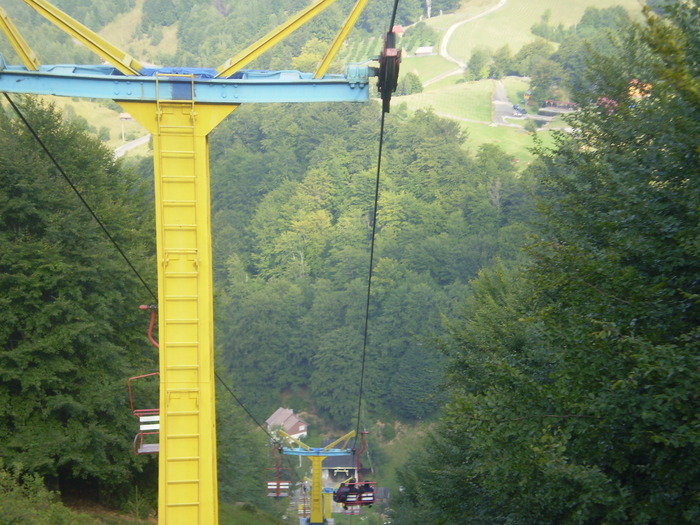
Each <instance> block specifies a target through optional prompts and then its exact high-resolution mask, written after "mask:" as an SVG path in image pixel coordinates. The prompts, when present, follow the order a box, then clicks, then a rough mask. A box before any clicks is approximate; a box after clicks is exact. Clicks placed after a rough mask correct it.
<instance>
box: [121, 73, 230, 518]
mask: <svg viewBox="0 0 700 525" xmlns="http://www.w3.org/2000/svg"><path fill="white" fill-rule="evenodd" d="M166 77H167V78H166ZM173 83H177V87H176V89H178V90H181V91H182V92H183V93H185V94H186V93H190V94H192V95H193V92H194V79H193V78H188V77H187V76H186V77H185V78H182V75H178V76H177V77H173V76H170V75H168V76H164V77H163V78H159V79H158V84H159V87H158V89H159V90H160V89H168V90H170V89H174V88H173ZM186 96H187V95H183V98H182V99H179V100H161V99H160V98H159V99H158V100H156V101H155V102H121V105H122V106H123V107H124V109H125V110H126V111H128V112H129V113H130V114H131V115H132V116H133V117H134V118H135V119H136V120H138V121H139V122H140V123H141V124H142V125H144V126H145V127H146V129H148V131H150V132H151V133H152V134H153V148H154V160H155V162H154V167H155V174H154V175H155V194H156V195H155V197H156V198H155V203H156V235H157V238H158V242H157V246H158V261H159V264H160V271H159V272H158V309H159V333H160V334H161V337H160V341H161V347H160V374H161V381H160V415H161V422H160V425H161V426H160V455H159V484H160V486H161V487H163V489H162V490H160V491H159V498H158V500H159V501H158V513H159V516H160V519H161V520H162V521H163V523H167V524H168V525H180V524H182V525H192V524H204V523H206V524H211V525H216V523H218V504H217V480H216V463H215V461H212V459H213V458H216V429H215V422H216V409H215V388H214V387H215V385H214V366H213V364H214V356H213V347H214V341H213V326H212V325H213V321H212V320H213V306H212V290H213V286H212V272H211V268H212V264H211V245H210V236H209V232H210V229H211V225H210V222H211V218H210V208H211V206H210V187H209V158H208V147H207V135H208V134H209V132H210V131H211V130H212V129H214V127H215V126H216V125H217V124H219V123H220V122H221V121H222V120H223V119H224V118H225V117H226V116H227V115H228V114H230V113H231V112H232V111H233V110H234V109H235V108H236V107H237V105H235V104H228V105H221V104H217V105H207V104H196V103H195V102H194V98H193V97H192V98H189V99H188V98H186Z"/></svg>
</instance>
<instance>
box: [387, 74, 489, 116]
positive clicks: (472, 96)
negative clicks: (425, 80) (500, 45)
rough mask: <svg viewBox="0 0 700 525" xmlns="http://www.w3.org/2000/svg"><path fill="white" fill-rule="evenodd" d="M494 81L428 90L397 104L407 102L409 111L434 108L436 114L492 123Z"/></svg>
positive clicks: (402, 99)
mask: <svg viewBox="0 0 700 525" xmlns="http://www.w3.org/2000/svg"><path fill="white" fill-rule="evenodd" d="M493 90H494V81H493V80H480V81H478V82H464V83H462V84H452V85H448V86H447V87H444V88H442V89H440V90H439V91H432V90H430V91H429V90H426V91H424V92H423V93H416V94H414V95H408V96H405V97H396V103H397V104H398V103H402V102H405V103H406V104H407V106H408V108H409V109H411V110H414V111H415V110H417V109H428V108H432V109H433V110H435V112H436V113H444V114H448V115H454V116H455V117H459V118H466V119H471V120H479V121H486V122H490V121H491V97H492V95H493Z"/></svg>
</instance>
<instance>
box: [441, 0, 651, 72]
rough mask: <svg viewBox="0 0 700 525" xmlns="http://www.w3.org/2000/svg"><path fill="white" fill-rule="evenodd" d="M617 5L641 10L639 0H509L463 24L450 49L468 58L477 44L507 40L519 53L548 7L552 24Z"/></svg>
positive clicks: (488, 45)
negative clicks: (594, 8)
mask: <svg viewBox="0 0 700 525" xmlns="http://www.w3.org/2000/svg"><path fill="white" fill-rule="evenodd" d="M616 5H621V6H622V7H624V8H625V9H627V10H628V11H629V12H631V13H639V12H640V10H641V2H639V0H508V2H507V3H506V5H505V6H504V7H502V8H501V9H499V10H497V11H495V12H494V13H491V14H489V15H486V16H484V17H483V18H479V19H477V20H474V21H473V22H468V23H466V24H464V25H462V26H460V27H459V28H458V29H457V30H456V31H455V32H454V34H453V36H452V39H450V43H449V47H448V51H449V53H450V54H451V55H452V56H454V57H456V58H460V59H462V60H465V61H466V60H468V58H469V57H470V56H471V53H472V50H473V49H474V48H476V47H486V48H489V49H492V50H496V49H498V48H500V47H502V46H503V45H504V44H506V43H507V44H508V45H509V46H510V49H511V50H512V51H513V53H516V52H517V51H518V50H519V49H520V48H521V47H522V46H523V45H524V44H527V43H528V42H530V41H532V40H534V39H535V38H536V37H535V35H533V34H532V33H531V32H530V27H532V25H533V24H535V23H536V22H539V21H540V18H541V16H542V15H543V14H544V12H545V11H546V10H547V9H550V10H551V18H550V24H552V25H557V24H559V23H562V24H564V25H565V26H570V25H573V24H575V23H576V22H578V21H579V20H580V19H581V16H582V15H583V13H584V11H585V10H586V7H589V6H590V7H597V8H599V9H602V8H606V7H612V6H616ZM435 23H436V24H437V23H438V22H435ZM431 25H432V24H431Z"/></svg>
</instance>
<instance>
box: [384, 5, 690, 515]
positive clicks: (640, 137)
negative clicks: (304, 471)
mask: <svg viewBox="0 0 700 525" xmlns="http://www.w3.org/2000/svg"><path fill="white" fill-rule="evenodd" d="M647 16H648V21H647V24H646V26H644V27H636V28H633V29H630V32H629V34H627V35H626V36H625V37H624V38H623V39H622V42H621V45H620V47H619V48H618V50H617V52H616V53H614V54H613V55H612V56H610V57H607V58H606V57H599V58H598V60H597V62H596V64H595V67H593V68H592V69H591V70H590V71H589V76H590V77H591V78H590V80H591V82H589V84H588V85H590V86H595V90H590V91H588V92H585V93H581V102H584V101H588V103H587V104H584V105H583V107H582V110H581V111H579V112H577V113H576V114H575V115H574V116H572V120H571V122H572V125H573V127H574V129H575V130H576V131H575V132H573V133H571V134H561V135H559V137H558V142H557V145H556V147H555V148H554V150H553V151H549V152H547V151H540V153H541V155H542V158H541V160H540V162H538V163H537V164H535V165H533V167H532V169H531V172H532V173H533V174H536V176H537V187H536V194H537V196H538V200H539V203H540V211H541V218H540V228H539V231H538V236H537V238H538V241H537V242H536V243H534V244H532V245H531V247H530V248H529V249H528V252H529V254H530V256H531V260H530V261H528V263H527V266H526V267H525V268H524V270H523V272H524V273H520V272H519V271H517V272H516V271H512V270H508V269H507V268H506V267H503V266H496V267H495V268H494V269H493V270H490V271H488V272H482V274H481V275H480V276H479V278H478V279H476V280H475V281H474V282H473V283H472V292H471V294H470V296H469V299H468V302H467V305H466V308H465V311H464V313H463V314H462V316H461V317H460V318H459V319H458V320H457V321H456V322H453V323H450V324H448V325H447V334H446V337H445V339H444V341H443V349H444V351H445V352H447V353H448V355H449V356H450V357H451V361H450V363H451V365H450V369H449V374H448V378H449V380H450V390H451V393H452V402H451V403H450V404H448V405H447V407H446V410H445V415H444V418H443V420H442V421H441V424H440V425H439V427H438V429H437V431H436V433H435V434H434V437H433V438H432V439H433V440H432V441H431V442H429V449H428V450H430V454H425V455H423V456H422V457H421V458H420V459H419V460H418V462H417V464H416V465H415V466H414V467H410V468H409V467H407V468H406V469H405V471H404V473H403V479H402V484H403V485H404V487H407V490H406V491H404V493H403V495H402V498H401V500H402V501H401V502H399V505H397V509H398V512H400V516H399V517H400V518H403V517H404V516H405V517H406V518H407V519H406V521H405V522H406V523H412V521H411V519H412V518H411V517H410V516H411V514H412V513H414V514H415V515H416V516H421V515H422V516H434V517H435V518H434V521H433V522H434V523H504V524H505V523H693V522H694V521H697V519H698V516H699V515H700V514H699V513H700V506H699V505H698V501H697V498H696V494H697V493H698V489H699V483H700V481H699V480H700V475H699V473H700V463H699V462H698V461H696V459H695V458H697V457H699V455H698V448H699V447H700V433H698V431H697V429H698V427H699V426H700V424H699V422H698V406H697V402H698V400H697V396H696V385H697V382H698V380H699V379H700V367H698V362H697V358H696V357H697V352H698V346H697V319H698V315H699V314H700V309H699V308H700V303H698V301H697V297H698V292H699V291H700V290H698V289H697V288H698V282H699V281H698V275H700V267H699V266H698V264H697V257H696V253H695V250H696V248H695V246H696V240H697V238H698V222H697V219H696V213H697V203H698V202H700V200H699V199H698V191H700V187H698V184H697V181H698V180H700V177H698V166H700V163H698V160H699V159H698V158H697V157H698V155H699V152H700V149H698V136H700V134H699V131H700V129H699V127H700V124H699V122H700V120H699V119H698V118H697V115H698V112H699V111H700V98H699V97H698V96H697V93H698V92H699V89H700V71H699V70H698V68H697V62H696V61H695V60H694V58H693V57H695V56H697V53H698V49H699V48H700V46H699V40H698V38H697V31H695V28H696V25H697V23H698V21H699V16H700V15H699V11H698V9H697V5H692V4H691V3H690V2H688V3H679V4H676V5H674V6H673V8H672V9H669V10H668V11H667V15H666V16H664V17H657V16H654V15H652V14H651V13H650V12H647ZM631 80H636V82H635V83H634V84H633V85H636V86H639V82H643V86H644V88H643V89H642V94H639V92H636V93H635V92H634V91H632V90H630V85H631V84H630V82H631ZM600 96H606V97H608V98H610V99H612V100H615V101H616V102H617V106H616V108H615V110H614V111H609V110H608V109H607V108H601V107H599V106H598V105H597V104H596V103H595V102H591V101H595V100H597V97H600ZM458 493H459V494H460V497H456V494H458ZM401 522H402V523H403V522H404V521H403V520H402V521H401Z"/></svg>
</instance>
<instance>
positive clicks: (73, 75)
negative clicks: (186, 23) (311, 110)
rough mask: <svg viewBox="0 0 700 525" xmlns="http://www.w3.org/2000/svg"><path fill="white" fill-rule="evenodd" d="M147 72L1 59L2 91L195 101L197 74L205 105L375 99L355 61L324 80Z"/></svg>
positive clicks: (291, 74)
mask: <svg viewBox="0 0 700 525" xmlns="http://www.w3.org/2000/svg"><path fill="white" fill-rule="evenodd" d="M146 72H147V73H148V74H145V75H133V76H127V75H123V74H122V73H120V72H119V71H118V70H116V69H115V68H113V67H111V66H79V65H70V64H69V65H52V66H40V67H39V70H38V71H31V70H28V69H27V68H25V67H23V66H9V65H5V64H4V63H3V62H2V61H0V91H4V92H7V93H27V94H33V95H57V96H64V97H81V98H100V99H112V100H128V101H137V100H138V101H155V100H161V101H164V100H191V99H192V86H191V83H192V78H194V101H195V102H198V103H204V104H243V103H250V102H253V103H271V102H365V101H367V100H368V99H369V84H368V78H369V76H370V74H371V73H372V70H371V69H370V68H368V67H366V66H350V67H348V68H347V69H346V74H345V75H326V76H324V77H323V78H320V79H314V78H313V75H312V74H311V73H300V72H299V71H258V70H243V71H239V72H237V73H236V74H235V75H234V76H233V77H232V78H214V77H213V75H214V73H215V72H214V70H213V69H207V68H161V69H149V70H146ZM172 75H184V76H172ZM156 80H157V81H156Z"/></svg>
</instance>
